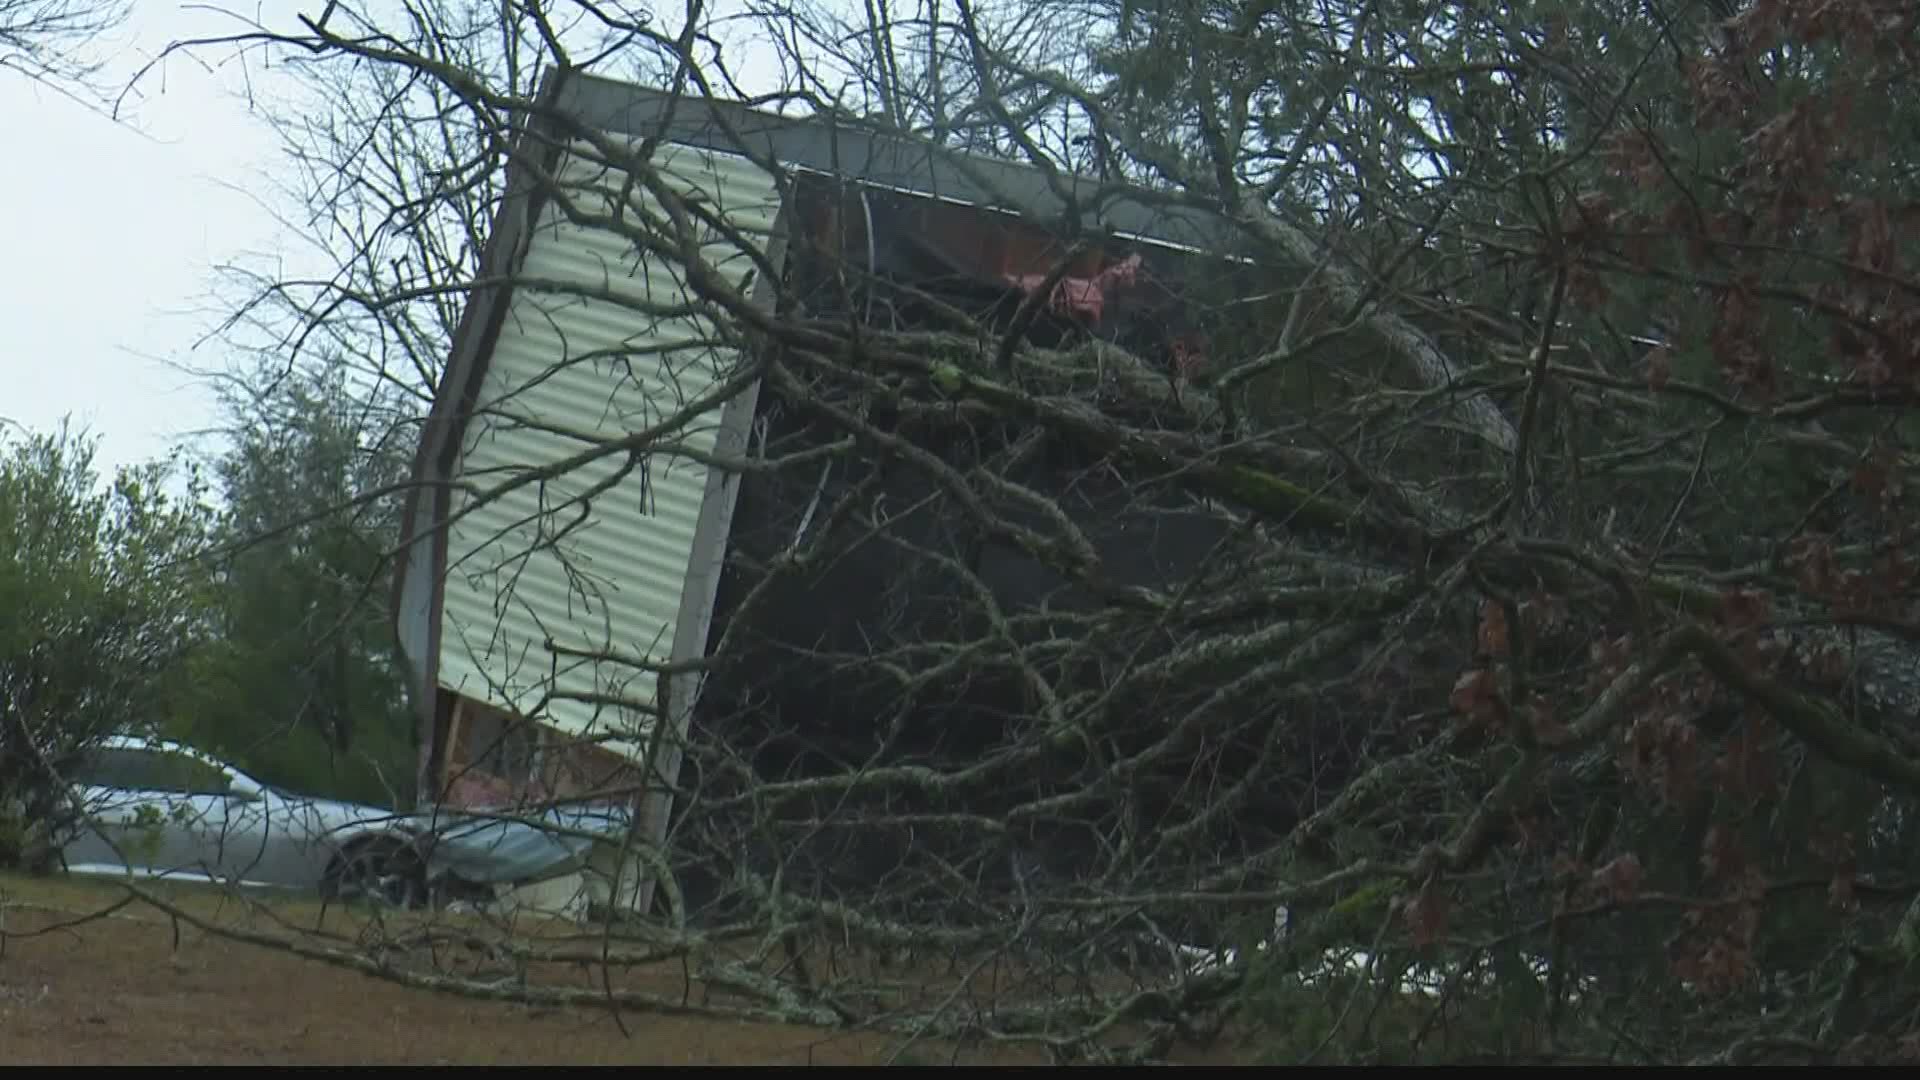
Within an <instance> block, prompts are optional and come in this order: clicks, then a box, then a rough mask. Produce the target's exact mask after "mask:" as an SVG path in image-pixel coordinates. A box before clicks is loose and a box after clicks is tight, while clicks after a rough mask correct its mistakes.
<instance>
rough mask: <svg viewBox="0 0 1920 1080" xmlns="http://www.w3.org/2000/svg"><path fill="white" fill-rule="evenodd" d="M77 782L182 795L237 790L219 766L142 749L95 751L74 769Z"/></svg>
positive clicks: (118, 748) (220, 793)
mask: <svg viewBox="0 0 1920 1080" xmlns="http://www.w3.org/2000/svg"><path fill="white" fill-rule="evenodd" d="M73 779H74V780H75V781H76V782H78V783H80V784H84V785H87V786H90V787H104V788H122V789H126V790H130V791H159V792H167V793H171V794H180V795H227V794H230V793H232V792H233V790H234V783H233V780H234V778H233V775H232V774H230V773H229V772H228V771H227V770H225V769H222V768H220V767H219V766H217V765H212V764H209V763H207V762H205V761H202V760H200V759H199V758H196V757H193V756H191V755H188V754H183V753H179V752H177V751H172V750H165V749H148V748H139V747H102V748H100V749H97V750H94V751H92V752H91V753H89V754H87V755H86V756H85V757H84V758H82V759H81V760H80V763H79V765H78V766H76V767H75V768H74V770H73ZM242 786H244V785H242Z"/></svg>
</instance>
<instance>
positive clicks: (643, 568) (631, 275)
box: [439, 146, 779, 753]
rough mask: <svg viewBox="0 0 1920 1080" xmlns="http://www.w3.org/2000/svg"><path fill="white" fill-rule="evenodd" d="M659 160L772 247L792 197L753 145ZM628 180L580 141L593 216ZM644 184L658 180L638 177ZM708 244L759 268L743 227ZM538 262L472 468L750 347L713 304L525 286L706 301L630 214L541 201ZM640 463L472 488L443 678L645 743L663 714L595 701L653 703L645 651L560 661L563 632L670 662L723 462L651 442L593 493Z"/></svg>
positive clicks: (470, 476)
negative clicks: (634, 240) (695, 547)
mask: <svg viewBox="0 0 1920 1080" xmlns="http://www.w3.org/2000/svg"><path fill="white" fill-rule="evenodd" d="M654 161H655V163H656V165H658V166H660V167H661V169H662V171H663V172H664V173H665V174H667V175H668V176H669V177H671V178H672V180H673V182H674V183H675V184H676V185H677V186H678V187H679V189H680V190H682V191H690V192H695V193H697V195H698V196H699V197H701V198H704V199H705V200H706V201H707V202H708V203H709V204H710V205H712V206H715V207H718V208H720V209H721V211H722V212H723V213H724V214H725V217H726V219H727V220H728V221H729V222H731V223H732V224H733V226H734V227H735V228H736V229H738V230H740V231H741V232H743V233H745V234H747V235H748V236H749V237H751V238H753V243H754V245H755V246H756V247H760V248H761V250H765V249H764V243H765V241H766V239H767V238H768V237H769V236H770V235H771V233H772V230H773V225H774V220H775V216H776V214H777V212H778V210H779V205H778V203H779V197H778V194H777V193H776V191H775V189H774V186H773V181H772V178H771V177H770V176H768V175H767V174H766V173H765V172H763V171H762V170H760V169H759V168H757V167H755V166H754V165H752V164H751V163H750V162H748V161H746V160H745V159H743V158H738V157H734V156H731V155H725V154H716V153H713V152H709V151H694V150H689V149H686V148H680V147H671V146H662V147H660V148H659V149H658V150H657V151H656V152H655V156H654ZM621 179H622V177H621V175H620V174H618V173H615V172H611V171H609V170H607V169H606V168H605V167H604V166H601V165H596V164H594V163H592V162H590V161H586V160H583V159H582V158H581V157H580V156H579V155H578V154H577V153H576V154H572V155H569V156H568V158H567V163H566V164H565V165H564V166H563V167H562V170H561V182H562V184H563V186H564V187H565V188H566V189H567V190H568V192H569V194H570V195H571V196H572V198H573V199H574V200H576V201H577V203H578V204H579V205H580V206H581V207H582V208H583V209H586V210H587V211H588V212H590V213H607V212H611V210H610V207H611V205H612V204H611V203H610V202H609V201H608V198H607V196H606V195H604V194H600V193H603V192H608V191H609V190H612V191H617V190H618V189H619V187H620V181H621ZM627 197H628V198H629V199H632V200H640V199H642V198H644V194H643V193H642V192H640V191H639V190H637V189H636V190H635V191H634V192H632V193H630V194H629V195H628V196H627ZM650 202H651V201H650V200H649V203H650ZM706 240H707V243H706V245H705V247H704V248H703V251H704V255H705V259H706V261H707V262H708V263H709V264H710V265H714V266H715V267H716V268H717V269H718V270H719V271H720V272H721V273H722V275H723V276H724V277H725V278H727V279H728V280H738V279H739V278H740V277H741V276H742V275H743V274H745V273H746V272H747V270H748V269H749V268H750V267H751V265H752V264H751V262H750V261H749V260H748V258H747V257H746V256H745V255H743V254H742V253H741V252H740V251H739V250H738V249H737V248H735V247H734V246H733V245H732V244H731V243H730V242H728V241H725V240H723V239H721V238H720V237H718V236H717V235H709V236H708V237H706ZM520 275H521V278H522V279H523V283H522V284H520V285H518V286H516V289H515V293H514V297H513V302H512V305H511V307H510V308H509V310H508V313H507V316H506V319H505V323H504V325H503V327H502V329H501V332H500V335H499V339H498V340H497V341H496V343H495V345H494V348H493V358H492V362H491V365H490V367H489V369H488V371H487V376H486V380H485V382H484V385H483V386H482V387H481V390H480V393H479V401H478V408H479V409H480V410H483V414H482V415H479V416H476V417H475V418H474V420H473V421H472V422H471V423H470V424H469V426H468V429H467V433H466V437H465V440H464V442H463V444H462V446H461V452H460V459H459V462H458V464H457V466H456V469H455V475H456V477H457V482H458V483H460V484H463V485H471V486H474V487H478V488H480V489H488V488H492V487H494V486H495V485H497V484H500V483H502V482H504V481H506V480H509V479H510V478H513V477H515V476H523V475H526V473H527V471H528V470H529V469H540V468H543V467H546V466H550V465H552V464H554V463H556V462H559V461H563V460H565V459H567V458H569V457H572V456H573V455H576V454H579V453H581V452H582V451H584V450H587V449H588V448H590V447H591V446H592V445H594V444H595V443H596V442H603V441H605V440H609V439H617V438H620V437H623V436H625V435H627V434H629V433H632V432H636V431H641V430H644V429H647V428H649V427H652V426H654V425H656V424H659V423H661V422H662V421H663V420H665V419H666V418H667V417H669V416H671V415H672V414H673V413H675V412H676V411H678V410H679V409H680V408H682V407H683V405H684V404H685V403H686V402H688V401H690V400H693V399H696V398H698V397H699V396H700V395H701V394H703V393H705V392H707V391H708V390H709V389H710V388H711V387H712V386H713V385H714V384H715V382H716V381H717V380H719V379H721V378H723V377H724V376H725V375H726V374H727V373H728V372H729V371H731V370H732V368H733V365H734V364H735V363H737V359H738V358H737V357H736V356H735V355H734V354H733V353H732V351H731V350H726V349H721V348H718V347H716V346H715V345H714V344H713V343H712V339H711V336H710V324H708V323H707V322H706V321H705V320H702V319H699V318H697V317H688V316H683V315H682V316H664V317H663V316H659V315H650V314H648V313H646V312H643V311H638V310H635V309H634V308H632V307H627V306H623V304H622V303H620V302H617V301H615V300H609V299H601V298H599V297H595V298H593V299H587V298H584V297H582V296H580V295H577V294H576V295H563V294H561V293H559V292H556V291H554V290H550V289H540V288H538V287H529V285H528V284H525V283H524V281H526V280H528V279H530V280H532V281H535V282H538V281H541V280H545V281H564V282H570V283H578V284H579V285H581V286H582V287H583V288H584V289H585V290H588V291H593V292H596V293H600V292H605V293H611V294H613V295H615V296H617V297H620V298H622V299H629V298H630V299H631V300H632V301H635V302H638V303H640V304H642V305H646V304H649V303H650V304H652V305H654V306H656V307H665V306H671V305H676V304H681V303H685V302H687V298H688V295H689V294H688V291H687V287H686V285H685V281H684V275H683V274H682V273H681V272H680V270H679V268H678V267H677V266H676V265H674V264H673V263H672V262H670V261H668V260H664V259H661V258H659V257H656V256H641V255H639V254H638V253H637V252H636V251H635V249H634V246H633V245H632V244H631V243H630V242H629V241H628V240H627V239H625V238H623V237H622V236H621V235H619V233H618V232H616V231H614V230H610V229H599V228H583V227H580V226H576V225H573V224H569V223H567V222H566V221H565V217H564V214H563V212H562V210H561V208H560V207H559V206H558V205H556V204H554V203H551V202H550V203H549V204H548V205H547V206H546V207H545V209H544V210H543V211H542V213H541V220H540V221H539V223H538V224H537V225H536V226H535V228H534V230H533V233H532V236H531V239H530V241H529V245H528V249H527V254H526V257H525V260H524V262H523V264H522V266H521V270H520ZM718 420H719V409H718V408H715V409H713V410H711V411H709V412H707V413H706V414H704V415H702V416H701V417H700V418H698V419H697V420H695V421H694V422H693V423H691V424H689V425H687V426H685V427H684V428H683V429H682V430H681V431H680V432H679V433H678V435H677V438H678V439H679V440H680V441H683V442H684V443H685V444H687V445H688V446H691V447H693V448H696V449H698V450H707V449H710V448H711V447H712V445H713V441H714V434H715V428H716V425H717V423H718ZM626 464H627V458H626V455H625V454H620V455H616V456H613V457H609V458H606V459H604V460H601V461H598V462H595V463H593V464H591V465H588V466H585V467H582V468H575V469H573V470H571V471H568V472H567V473H566V474H565V475H564V476H562V477H559V478H556V479H553V480H551V481H542V482H538V483H531V484H526V485H523V486H521V487H519V488H517V489H516V490H514V491H513V492H511V493H510V494H508V495H506V496H504V497H501V498H499V499H497V500H495V501H493V502H490V503H486V504H484V505H480V506H478V507H477V508H474V509H471V512H468V510H469V507H472V505H473V503H474V499H473V497H472V496H471V495H469V494H460V493H456V495H455V496H454V499H453V510H454V513H455V514H456V515H459V516H458V518H457V520H456V522H455V524H454V525H453V526H452V528H451V530H450V532H449V536H448V540H449V542H448V566H447V581H446V598H445V604H444V614H443V619H442V625H441V645H440V667H439V672H440V675H439V681H440V684H441V685H442V686H444V687H445V688H447V689H449V690H452V691H454V692H457V693H460V694H464V695H466V696H469V697H472V698H477V699H480V700H483V701H486V702H488V703H490V704H493V705H497V706H501V707H507V708H514V709H518V710H520V711H522V712H525V713H528V714H529V715H533V716H535V717H536V718H538V719H542V720H544V721H545V722H547V723H550V724H552V725H553V726H554V727H557V728H559V729H561V730H562V731H565V732H568V733H571V734H578V735H604V734H616V733H617V734H620V735H625V736H629V737H630V740H631V741H626V740H623V741H626V745H624V746H620V745H619V744H609V746H610V748H617V749H622V750H624V751H626V752H629V753H635V752H637V751H638V749H639V746H640V743H639V739H640V738H641V737H642V736H643V735H644V732H645V730H646V725H647V724H649V723H650V719H649V718H648V717H646V716H645V715H644V714H636V713H635V712H633V711H632V710H629V709H625V708H622V707H620V706H617V705H610V704H605V703H598V702H592V701H583V700H579V697H580V696H586V697H600V698H620V699H624V700H625V701H627V702H632V703H636V704H640V705H652V704H653V703H654V701H655V699H656V693H655V686H654V681H655V680H654V678H653V676H652V675H650V674H648V673H646V672H643V671H639V670H636V669H635V668H633V667H632V666H630V665H620V664H609V663H594V662H591V661H583V660H578V659H566V658H559V657H556V655H555V654H554V652H553V651H552V650H550V649H549V648H548V647H547V644H546V643H547V642H548V641H549V640H551V641H554V642H556V643H559V644H561V645H563V646H566V647H570V648H572V649H576V650H581V651H588V652H603V653H615V654H620V655H627V656H644V657H647V658H649V659H652V660H655V661H665V660H666V658H667V657H668V655H669V654H670V653H671V651H672V649H673V641H672V636H673V631H674V624H675V621H676V619H677V618H678V616H679V610H680V603H681V593H682V588H683V583H684V581H685V579H686V575H687V566H688V559H689V556H690V555H691V554H692V544H693V535H694V527H695V523H696V521H697V520H698V517H699V514H700V506H701V500H702V497H703V494H704V492H705V489H706V480H707V469H706V467H705V466H703V465H701V464H699V463H697V462H694V461H691V460H689V459H687V458H684V457H680V456H676V455H674V454H672V453H670V452H664V451H663V452H656V453H648V454H644V455H643V456H642V457H641V458H640V460H639V461H637V462H636V463H635V464H634V467H633V471H632V472H630V473H629V474H628V475H626V476H625V477H624V478H623V479H620V480H619V481H618V482H617V483H616V484H614V485H613V486H612V487H611V488H609V489H608V490H605V491H600V492H598V493H595V494H593V495H592V497H591V499H590V500H587V501H586V502H584V503H582V502H580V501H576V500H578V499H579V497H580V496H581V495H583V494H585V493H587V492H589V491H591V490H592V489H594V488H595V487H596V486H598V485H601V484H604V483H606V482H607V481H608V480H609V479H611V478H612V477H613V476H614V475H615V474H616V473H618V472H619V470H620V469H621V468H622V467H624V466H625V465H626ZM556 691H557V696H556V693H555V692H556ZM569 695H574V696H572V697H570V696H569ZM543 699H544V704H543Z"/></svg>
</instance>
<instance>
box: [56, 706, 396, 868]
mask: <svg viewBox="0 0 1920 1080" xmlns="http://www.w3.org/2000/svg"><path fill="white" fill-rule="evenodd" d="M69 779H70V780H72V781H73V782H74V784H75V786H76V789H77V794H78V796H79V799H80V802H81V806H82V808H83V809H84V810H85V811H86V812H87V815H88V818H87V820H85V821H83V822H81V823H80V824H79V825H77V826H76V829H77V831H76V833H75V834H74V835H73V837H72V839H71V840H69V841H68V842H67V843H65V844H64V845H63V846H62V848H61V854H62V856H63V858H64V860H65V862H66V865H67V870H68V872H70V873H80V874H111V875H128V874H131V875H133V876H136V877H165V878H173V879H186V880H201V881H207V880H213V881H222V882H228V883H233V884H241V885H252V886H281V887H290V888H303V889H318V890H320V892H321V893H322V894H323V895H326V896H330V897H340V898H345V897H349V896H371V897H374V898H378V899H381V900H384V901H387V902H391V903H398V904H409V905H410V904H413V903H417V902H418V901H419V900H421V899H422V898H423V896H424V889H425V886H426V883H427V874H426V870H425V863H424V860H423V859H422V858H421V856H420V848H419V847H418V836H417V834H416V831H415V829H414V828H412V827H411V825H410V824H409V822H408V820H407V818H406V817H405V816H402V815H396V814H395V813H394V812H393V811H390V810H381V809H377V808H375V807H370V806H358V805H355V804H353V803H344V802H334V801H330V800H325V799H309V798H301V797H297V796H290V795H285V794H282V793H281V792H278V791H275V790H273V789H272V788H270V787H268V786H267V785H265V784H262V783H260V782H259V781H257V780H255V779H254V778H253V777H250V776H248V775H247V774H245V773H243V772H241V771H240V770H239V769H236V768H234V767H233V766H231V765H229V764H227V763H226V762H223V761H220V760H218V759H216V758H213V757H210V756H208V755H206V754H203V753H200V752H199V751H197V750H194V749H192V748H190V747H187V746H183V745H180V744H178V743H173V742H167V741H165V740H160V739H148V738H142V737H139V736H113V737H110V738H107V739H105V740H102V741H101V743H100V744H99V745H98V746H97V747H95V748H94V749H92V750H91V751H90V752H89V753H88V754H87V755H86V756H85V757H84V758H83V759H82V760H81V762H80V764H79V765H78V766H77V767H75V768H74V769H73V770H72V775H71V776H70V777H69Z"/></svg>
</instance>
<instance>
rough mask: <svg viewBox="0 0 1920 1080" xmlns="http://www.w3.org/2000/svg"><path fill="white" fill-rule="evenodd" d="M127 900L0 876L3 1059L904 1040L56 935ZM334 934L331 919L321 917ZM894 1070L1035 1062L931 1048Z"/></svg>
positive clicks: (229, 907)
mask: <svg viewBox="0 0 1920 1080" xmlns="http://www.w3.org/2000/svg"><path fill="white" fill-rule="evenodd" d="M196 893H197V895H196ZM121 895H123V894H122V893H121V892H120V890H118V889H117V888H115V887H114V886H113V885H111V884H110V883H103V882H91V881H85V880H81V879H51V880H25V879H20V878H0V1064H30V1063H31V1064H57V1065H79V1064H129V1065H144V1064H260V1065H279V1064H343V1065H348V1064H351V1065H371V1064H393V1065H426V1064H581V1065H611V1064H628V1065H687V1064H698V1065H712V1064H727V1065H745V1064H790V1065H805V1064H812V1065H858V1064H880V1063H884V1062H886V1061H888V1060H889V1058H891V1057H892V1056H893V1053H894V1051H895V1049H896V1048H897V1047H898V1045H899V1044H898V1040H897V1039H895V1038H893V1037H889V1036H886V1035H880V1034H871V1033H850V1032H837V1031H828V1030H822V1029H815V1028H807V1027H799V1026H792V1025H780V1024H770V1023H752V1022H745V1021H734V1020H727V1019H720V1018H714V1017H706V1016H676V1015H662V1014H658V1013H640V1012H634V1011H626V1012H623V1014H622V1015H621V1017H620V1020H622V1021H624V1023H625V1025H626V1033H622V1031H621V1029H620V1024H619V1023H618V1022H617V1021H616V1019H615V1017H614V1016H613V1015H612V1014H611V1013H610V1012H609V1011H608V1010H606V1009H604V1008H585V1007H580V1008H541V1007H533V1006H528V1005H518V1004H507V1003H501V1002H493V1001H480V1000H474V999H472V998H467V997H460V996H453V995H449V994H441V993H434V992H431V991H424V990H417V989H411V988H407V987H403V986H399V985H396V984H394V983H391V982H388V981H386V980H383V979H379V978H376V977H373V976H369V975H364V974H360V973H358V972H354V971H349V970H345V969H342V968H339V967H334V966H330V965H327V964H323V963H319V962H316V961H313V960H309V959H303V958H300V957H296V956H293V955H290V954H287V953H284V952H280V951H276V950H273V949H269V948H262V947H259V946H256V945H251V944H246V943H241V942H236V941H232V940H229V939H226V938H221V937H217V936H214V935H211V934H207V933H205V932H203V931H200V930H196V929H194V928H193V927H191V926H186V925H182V926H181V927H180V928H179V931H178V934H179V939H178V944H177V946H176V943H175V930H174V928H173V926H172V922H171V920H170V919H169V918H168V917H167V916H166V915H165V914H164V913H162V912H160V911H158V910H156V909H154V908H151V907H146V906H143V905H138V904H136V905H133V906H130V907H128V908H126V909H123V910H121V911H119V912H117V913H115V914H113V915H111V916H108V917H106V918H99V919H93V920H90V921H85V922H81V923H79V924H78V925H73V926H67V925H64V924H67V923H71V922H74V921H75V916H78V915H83V914H90V913H94V912H98V911H99V910H100V909H101V908H102V907H104V906H106V905H107V904H109V903H111V902H112V901H113V900H114V899H116V898H118V897H120V896H121ZM168 896H169V898H170V899H172V900H174V902H177V903H180V904H181V905H182V906H183V907H185V908H187V909H188V910H192V911H194V912H195V913H196V914H199V915H201V916H202V917H208V916H211V917H214V918H216V919H219V918H228V919H235V918H237V916H236V915H235V910H236V905H234V904H233V902H232V901H231V900H224V899H222V898H220V897H219V896H218V895H217V894H214V893H212V892H211V890H205V889H201V890H193V889H192V888H191V887H176V888H174V889H171V890H168ZM276 906H277V909H278V912H279V914H280V915H281V917H284V918H288V919H290V920H301V921H304V922H306V924H307V925H312V924H313V918H314V917H315V916H317V915H318V912H317V910H315V908H314V906H313V904H312V903H311V902H310V901H300V902H294V903H293V904H292V905H291V906H289V905H288V904H286V903H284V902H277V905H276ZM303 906H304V910H303ZM302 916H306V918H305V919H304V920H302ZM328 928H329V929H336V930H337V929H340V928H341V926H340V924H338V923H336V922H333V921H332V917H331V916H330V917H329V926H328ZM541 981H545V980H541ZM1207 1056H1208V1057H1209V1058H1212V1057H1213V1056H1214V1055H1207ZM900 1060H901V1061H902V1062H911V1063H915V1064H933V1063H947V1062H953V1063H958V1064H987V1063H1003V1064H1017V1063H1037V1062H1039V1061H1040V1060H1041V1059H1039V1058H1038V1057H1037V1056H1035V1055H1031V1054H1017V1055H1016V1054H1009V1053H1006V1052H1004V1050H1002V1051H1001V1052H995V1053H992V1054H991V1055H989V1054H985V1053H982V1052H979V1051H968V1050H961V1051H958V1052H955V1051H954V1050H953V1049H952V1048H950V1047H945V1048H943V1047H938V1046H932V1045H923V1046H916V1047H914V1048H912V1049H911V1050H909V1051H907V1053H906V1054H905V1055H903V1056H902V1057H901V1058H900ZM1196 1063H1198V1062H1196Z"/></svg>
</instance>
